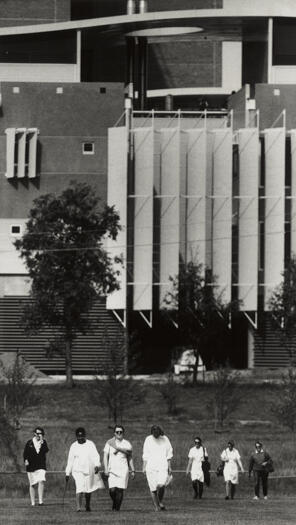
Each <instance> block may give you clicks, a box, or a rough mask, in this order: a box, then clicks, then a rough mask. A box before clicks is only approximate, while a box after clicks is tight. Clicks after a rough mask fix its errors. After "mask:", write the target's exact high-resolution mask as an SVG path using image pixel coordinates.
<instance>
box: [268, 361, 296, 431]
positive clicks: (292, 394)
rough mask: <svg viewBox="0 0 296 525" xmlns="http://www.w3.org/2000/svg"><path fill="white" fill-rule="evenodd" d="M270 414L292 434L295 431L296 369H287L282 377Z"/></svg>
mask: <svg viewBox="0 0 296 525" xmlns="http://www.w3.org/2000/svg"><path fill="white" fill-rule="evenodd" d="M272 412H273V414H274V415H275V417H276V418H277V420H278V421H279V423H280V424H281V425H283V426H285V427H287V428H289V429H290V430H291V431H292V432H294V431H295V430H296V368H289V369H288V374H287V375H285V376H283V377H282V380H281V388H280V392H279V394H278V401H277V403H276V405H275V406H273V407H272Z"/></svg>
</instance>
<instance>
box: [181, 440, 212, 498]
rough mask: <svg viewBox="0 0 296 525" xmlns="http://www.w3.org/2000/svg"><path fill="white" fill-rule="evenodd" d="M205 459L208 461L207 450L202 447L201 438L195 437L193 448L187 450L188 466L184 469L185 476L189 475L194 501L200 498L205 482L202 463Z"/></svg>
mask: <svg viewBox="0 0 296 525" xmlns="http://www.w3.org/2000/svg"><path fill="white" fill-rule="evenodd" d="M206 459H208V453H207V450H206V448H205V447H203V445H202V441H201V438H200V437H198V436H196V437H195V438H194V447H192V448H191V449H190V450H189V454H188V464H187V468H186V474H187V475H188V474H189V473H190V474H191V481H192V487H193V491H194V496H193V497H194V499H197V498H198V499H201V498H202V494H203V487H204V481H205V477H204V472H203V463H204V461H205V460H206Z"/></svg>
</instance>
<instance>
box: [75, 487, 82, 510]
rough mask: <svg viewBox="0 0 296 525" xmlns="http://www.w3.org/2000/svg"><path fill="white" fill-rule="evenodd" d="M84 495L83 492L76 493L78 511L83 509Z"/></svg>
mask: <svg viewBox="0 0 296 525" xmlns="http://www.w3.org/2000/svg"><path fill="white" fill-rule="evenodd" d="M82 496H83V492H78V494H76V510H77V512H80V511H81V506H82Z"/></svg>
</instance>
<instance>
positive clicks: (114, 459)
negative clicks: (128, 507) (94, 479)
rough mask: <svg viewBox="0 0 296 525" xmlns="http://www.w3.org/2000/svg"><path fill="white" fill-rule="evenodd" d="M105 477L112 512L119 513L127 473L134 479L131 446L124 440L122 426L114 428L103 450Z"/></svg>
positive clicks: (125, 486) (126, 483)
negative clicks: (112, 434)
mask: <svg viewBox="0 0 296 525" xmlns="http://www.w3.org/2000/svg"><path fill="white" fill-rule="evenodd" d="M104 467H105V475H106V476H107V478H108V486H109V494H110V497H111V499H112V510H116V511H119V510H120V507H121V504H122V500H123V494H124V491H125V490H126V489H127V486H128V479H129V473H130V475H131V477H132V479H134V477H135V467H134V463H133V458H132V445H131V443H130V442H129V441H127V439H125V438H124V428H123V426H122V425H116V426H115V427H114V436H113V438H111V439H109V440H108V441H107V443H106V445H105V448H104Z"/></svg>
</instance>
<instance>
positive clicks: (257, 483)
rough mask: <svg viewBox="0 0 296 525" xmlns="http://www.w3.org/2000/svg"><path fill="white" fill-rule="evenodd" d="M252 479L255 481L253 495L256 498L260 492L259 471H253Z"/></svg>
mask: <svg viewBox="0 0 296 525" xmlns="http://www.w3.org/2000/svg"><path fill="white" fill-rule="evenodd" d="M254 481H255V486H254V489H255V496H256V497H257V498H259V494H260V472H259V471H257V470H256V471H255V472H254Z"/></svg>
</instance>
